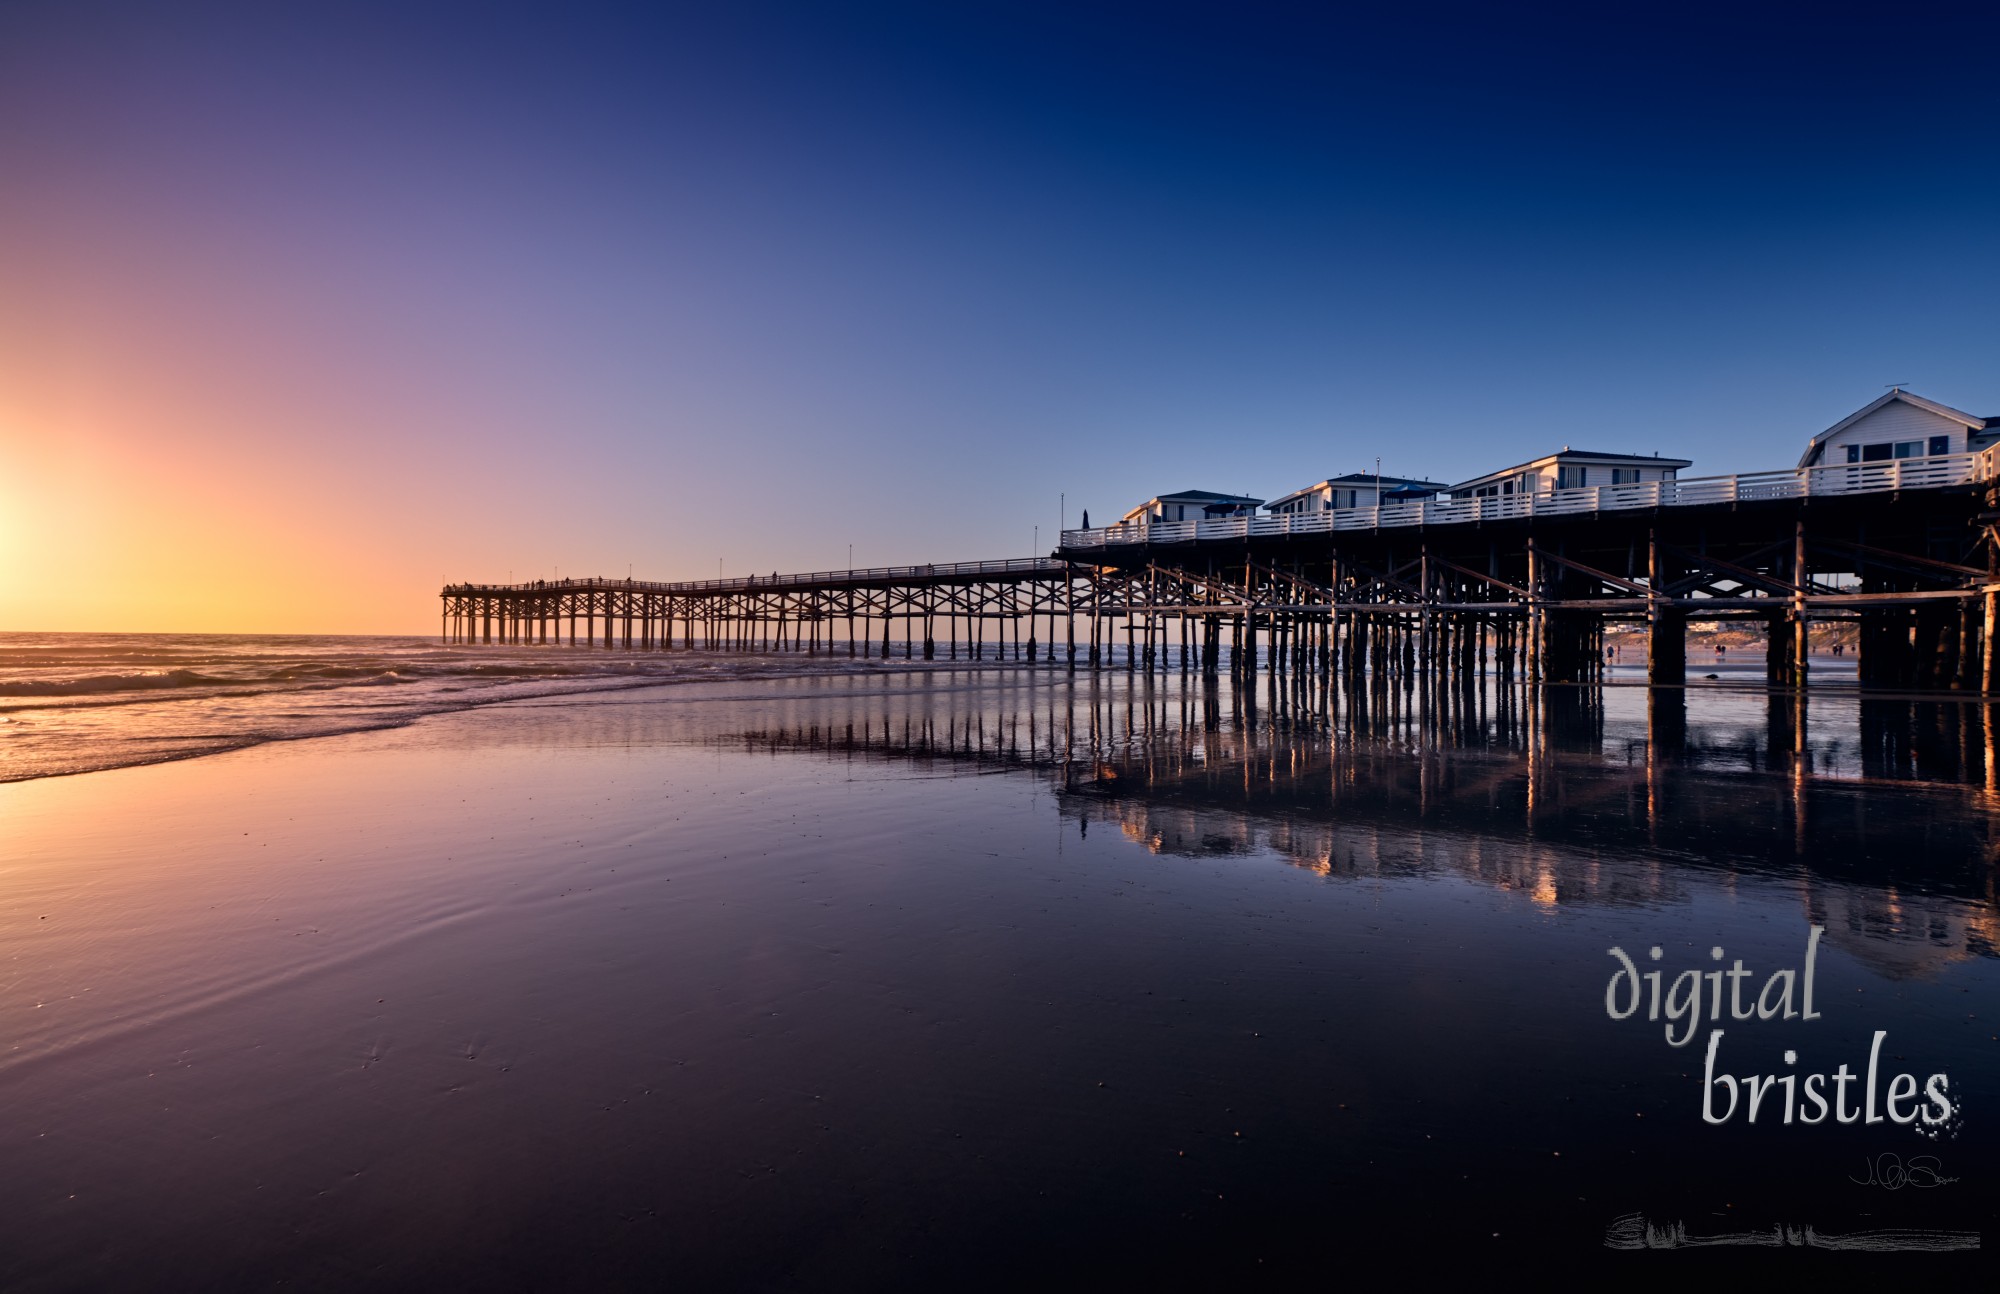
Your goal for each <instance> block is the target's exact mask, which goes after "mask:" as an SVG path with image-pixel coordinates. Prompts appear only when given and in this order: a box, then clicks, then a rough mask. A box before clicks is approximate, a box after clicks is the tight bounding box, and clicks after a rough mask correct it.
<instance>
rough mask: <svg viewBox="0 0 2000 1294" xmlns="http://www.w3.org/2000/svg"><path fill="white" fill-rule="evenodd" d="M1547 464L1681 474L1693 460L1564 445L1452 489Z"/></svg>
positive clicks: (1461, 488) (1466, 487)
mask: <svg viewBox="0 0 2000 1294" xmlns="http://www.w3.org/2000/svg"><path fill="white" fill-rule="evenodd" d="M1548 463H1558V464H1560V463H1619V464H1629V465H1631V466H1633V467H1650V468H1658V469H1660V470H1662V471H1665V470H1668V469H1672V470H1673V471H1676V472H1678V471H1679V470H1680V469H1682V468H1683V467H1692V466H1693V465H1694V460H1693V459H1690V458H1662V457H1660V456H1659V455H1658V454H1611V453H1605V452H1604V451H1602V450H1595V449H1571V448H1570V447H1569V446H1568V445H1564V446H1563V447H1562V448H1561V449H1559V450H1557V451H1556V452H1555V453H1553V454H1543V455H1542V456H1541V457H1540V458H1531V459H1529V460H1528V461H1527V462H1525V463H1516V464H1514V465H1513V466H1512V467H1503V468H1501V469H1500V470H1498V471H1496V472H1484V473H1482V474H1480V475H1478V476H1475V477H1472V478H1471V479H1470V480H1465V481H1460V482H1459V483H1458V484H1457V485H1454V486H1452V487H1451V488H1452V489H1454V490H1464V489H1469V488H1471V487H1472V486H1475V485H1484V484H1485V483H1486V482H1488V481H1494V480H1498V479H1499V478H1501V477H1503V476H1512V475H1513V474H1514V473H1516V472H1525V471H1527V470H1528V469H1529V468H1531V467H1541V466H1543V465H1545V464H1548Z"/></svg>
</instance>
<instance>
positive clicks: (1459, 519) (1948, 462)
mask: <svg viewBox="0 0 2000 1294" xmlns="http://www.w3.org/2000/svg"><path fill="white" fill-rule="evenodd" d="M1996 468H2000V446H1995V447H1994V448H1993V449H1986V450H1981V451H1980V452H1978V453H1976V454H1941V455H1938V456H1936V457H1933V458H1898V459H1891V460H1890V461H1888V462H1883V463H1834V464H1829V465H1826V466H1822V467H1801V468H1795V469H1793V470H1791V471H1785V472H1749V473H1745V474H1743V475H1740V476H1698V477H1695V478H1693V479H1691V480H1686V481H1646V482H1643V483H1641V484H1638V485H1586V486H1581V487H1578V488H1576V489H1570V490H1550V491H1544V492H1542V493H1540V494H1500V495H1488V496H1487V497H1486V498H1483V499H1428V500H1423V501H1420V502H1416V503H1389V504H1384V505H1382V506H1380V507H1374V508H1335V509H1333V510H1332V511H1330V512H1301V513H1288V514H1269V515H1265V516H1261V517H1226V518H1223V519H1221V520H1217V521H1155V522H1151V523H1148V522H1144V521H1138V522H1132V523H1130V524H1126V525H1117V526H1103V527H1100V528H1098V529H1095V530H1065V531H1063V532H1062V546H1063V547H1064V548H1065V549H1077V548H1104V547H1109V546H1112V545H1117V544H1173V543H1183V542H1188V541H1191V540H1196V539H1239V538H1244V537H1248V536H1259V535H1311V534H1323V533H1325V532H1327V531H1334V530H1381V529H1388V528H1390V527H1395V526H1449V525H1458V524H1462V523H1465V522H1472V521H1504V520H1508V519H1511V518H1515V517H1539V516H1555V515H1561V514H1565V513H1579V512H1583V513H1589V512H1613V511H1623V510H1625V509H1629V508H1686V507H1695V506H1698V505H1702V504H1716V503H1747V502H1755V501H1760V500H1766V499H1798V498H1806V497H1814V498H1817V497H1819V496H1821V495H1836V494H1876V493H1882V492H1886V491H1890V490H1934V489H1942V488H1944V487H1946V486H1953V485H1966V484H1970V483H1972V482H1975V481H1990V480H1993V479H1995V476H1996V475H2000V472H1996Z"/></svg>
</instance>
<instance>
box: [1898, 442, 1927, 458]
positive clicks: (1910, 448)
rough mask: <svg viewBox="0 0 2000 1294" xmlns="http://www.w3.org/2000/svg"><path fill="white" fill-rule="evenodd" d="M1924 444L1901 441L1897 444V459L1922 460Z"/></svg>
mask: <svg viewBox="0 0 2000 1294" xmlns="http://www.w3.org/2000/svg"><path fill="white" fill-rule="evenodd" d="M1923 456H1924V442H1923V441H1921V440H1899V441H1897V442H1896V457H1897V458H1922V457H1923Z"/></svg>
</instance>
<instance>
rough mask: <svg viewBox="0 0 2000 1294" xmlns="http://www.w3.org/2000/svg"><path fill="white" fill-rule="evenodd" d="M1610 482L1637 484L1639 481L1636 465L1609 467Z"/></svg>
mask: <svg viewBox="0 0 2000 1294" xmlns="http://www.w3.org/2000/svg"><path fill="white" fill-rule="evenodd" d="M1611 483H1612V484H1613V485H1637V484H1638V483H1639V469H1638V468H1636V467H1614V468H1612V469H1611Z"/></svg>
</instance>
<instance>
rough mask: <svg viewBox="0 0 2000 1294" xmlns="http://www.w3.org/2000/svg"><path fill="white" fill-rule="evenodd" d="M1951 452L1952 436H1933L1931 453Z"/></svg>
mask: <svg viewBox="0 0 2000 1294" xmlns="http://www.w3.org/2000/svg"><path fill="white" fill-rule="evenodd" d="M1950 452H1951V437H1950V436H1932V437H1931V453H1933V454H1949V453H1950Z"/></svg>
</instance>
